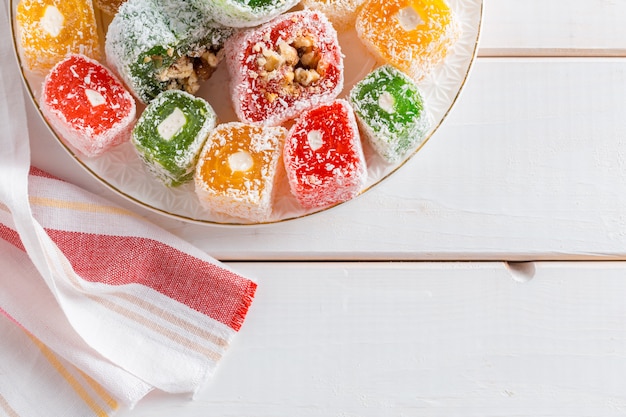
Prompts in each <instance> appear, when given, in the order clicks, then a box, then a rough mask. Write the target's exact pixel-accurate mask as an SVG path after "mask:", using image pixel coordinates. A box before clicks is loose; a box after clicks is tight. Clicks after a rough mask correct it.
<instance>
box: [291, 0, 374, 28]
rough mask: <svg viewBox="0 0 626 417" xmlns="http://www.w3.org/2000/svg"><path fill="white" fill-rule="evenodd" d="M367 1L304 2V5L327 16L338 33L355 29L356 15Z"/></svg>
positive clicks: (323, 0) (321, 0)
mask: <svg viewBox="0 0 626 417" xmlns="http://www.w3.org/2000/svg"><path fill="white" fill-rule="evenodd" d="M364 1H365V0H302V5H303V6H304V7H306V8H308V9H311V10H317V11H319V12H322V13H324V14H325V15H326V17H327V18H328V20H330V21H331V22H332V24H333V26H334V27H335V29H337V30H338V31H345V30H348V29H350V28H354V21H355V20H356V14H357V12H358V10H359V7H360V6H361V4H363V2H364Z"/></svg>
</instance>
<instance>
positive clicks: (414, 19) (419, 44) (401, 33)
mask: <svg viewBox="0 0 626 417" xmlns="http://www.w3.org/2000/svg"><path fill="white" fill-rule="evenodd" d="M355 28H356V31H357V34H358V36H359V38H360V39H361V40H362V41H363V43H364V44H365V45H366V46H367V47H368V48H369V49H370V51H371V52H372V53H373V54H374V55H376V56H377V57H378V58H379V60H381V61H382V62H383V63H387V64H391V65H393V66H394V67H396V68H398V69H399V70H401V71H403V72H405V73H407V74H408V75H410V76H411V77H412V78H413V79H414V80H415V81H420V80H422V79H423V78H424V77H425V76H426V75H427V74H428V73H430V71H431V70H432V69H433V68H434V67H435V66H436V65H438V64H439V63H441V62H442V61H443V60H444V58H445V57H446V56H447V54H448V51H449V49H450V48H451V47H452V45H453V44H454V43H455V42H456V40H457V39H458V37H459V36H460V26H459V24H458V21H457V20H456V18H455V15H454V13H453V11H452V10H451V9H450V7H449V6H448V5H447V4H446V2H445V1H444V0H369V1H367V2H366V3H365V4H363V6H362V8H361V10H360V11H359V14H358V17H357V21H356V24H355Z"/></svg>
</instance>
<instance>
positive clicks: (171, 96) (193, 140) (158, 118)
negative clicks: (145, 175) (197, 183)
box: [131, 90, 217, 187]
mask: <svg viewBox="0 0 626 417" xmlns="http://www.w3.org/2000/svg"><path fill="white" fill-rule="evenodd" d="M216 123H217V116H216V114H215V111H214V110H213V108H212V107H211V106H210V105H209V103H208V102H207V101H206V100H204V99H203V98H200V97H194V96H192V95H191V94H189V93H187V92H184V91H180V90H168V91H165V92H163V93H161V94H160V95H158V96H157V97H156V98H155V99H154V100H152V102H150V104H149V105H148V106H147V107H146V109H145V111H144V112H143V114H142V115H141V117H140V118H139V120H138V121H137V124H136V125H135V128H134V129H133V132H132V136H131V138H132V143H133V145H135V149H136V150H137V152H138V154H139V156H140V157H141V159H142V160H143V161H144V162H145V164H146V166H147V167H148V170H149V171H150V172H151V173H152V174H153V175H154V176H155V177H156V178H158V179H159V180H161V181H162V182H163V183H164V184H165V185H167V186H170V187H175V186H178V185H180V184H182V183H185V182H187V181H190V180H191V179H192V178H193V172H194V169H195V164H196V162H197V160H198V155H199V153H200V151H201V150H202V146H203V145H204V142H205V140H206V138H207V136H208V135H209V133H210V132H211V131H212V130H213V128H215V125H216Z"/></svg>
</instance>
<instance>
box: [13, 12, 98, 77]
mask: <svg viewBox="0 0 626 417" xmlns="http://www.w3.org/2000/svg"><path fill="white" fill-rule="evenodd" d="M16 20H17V24H18V28H19V29H18V31H19V44H20V47H21V52H22V58H23V64H24V66H25V67H26V68H27V69H29V70H31V71H33V72H37V73H40V74H45V73H46V72H48V71H49V70H50V69H51V68H52V67H53V66H54V65H55V64H57V63H58V62H60V61H61V60H63V59H64V58H65V57H66V56H67V55H69V54H72V53H75V54H82V55H85V56H87V57H89V58H92V59H96V60H99V59H100V57H101V51H100V41H99V36H98V31H97V27H96V19H95V15H94V11H93V6H92V4H91V1H86V0H22V1H20V3H19V4H18V6H17V15H16Z"/></svg>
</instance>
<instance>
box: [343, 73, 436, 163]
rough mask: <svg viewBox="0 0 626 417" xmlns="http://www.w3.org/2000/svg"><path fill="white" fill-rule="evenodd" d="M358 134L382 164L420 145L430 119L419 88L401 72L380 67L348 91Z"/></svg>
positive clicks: (395, 159) (391, 161)
mask: <svg viewBox="0 0 626 417" xmlns="http://www.w3.org/2000/svg"><path fill="white" fill-rule="evenodd" d="M350 103H351V104H352V107H353V108H354V110H355V114H356V116H357V120H358V122H359V125H360V126H361V131H362V132H363V133H365V136H366V138H367V139H368V140H369V142H370V143H371V144H372V146H373V148H374V149H375V150H376V152H377V153H378V154H379V155H380V156H382V157H383V159H385V161H387V162H390V163H394V162H398V161H399V160H400V159H401V158H402V157H404V156H405V155H406V154H407V152H409V151H410V150H412V149H414V148H415V147H416V146H417V145H418V144H419V143H421V142H422V140H423V138H424V137H425V135H426V133H427V132H428V130H429V129H430V125H431V120H430V117H429V114H428V111H427V110H426V108H425V103H424V100H423V98H422V94H421V92H420V90H419V87H418V86H417V84H415V82H414V81H413V80H412V79H411V78H410V77H408V76H407V75H406V74H404V73H403V72H401V71H399V70H397V69H395V68H394V67H391V66H390V65H384V66H382V67H379V68H377V69H375V70H374V71H372V72H371V73H370V74H368V75H367V76H366V77H365V78H364V79H363V80H361V81H360V82H358V83H357V84H356V85H355V86H354V87H353V88H352V90H351V91H350Z"/></svg>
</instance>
